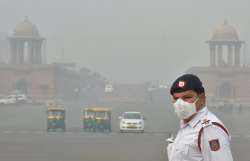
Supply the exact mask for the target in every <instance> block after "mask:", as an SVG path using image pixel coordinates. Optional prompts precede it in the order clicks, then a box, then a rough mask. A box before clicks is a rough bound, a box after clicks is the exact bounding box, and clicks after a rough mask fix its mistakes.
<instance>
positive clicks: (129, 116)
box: [123, 113, 141, 119]
mask: <svg viewBox="0 0 250 161" xmlns="http://www.w3.org/2000/svg"><path fill="white" fill-rule="evenodd" d="M123 118H124V119H141V114H139V113H125V114H124V115H123Z"/></svg>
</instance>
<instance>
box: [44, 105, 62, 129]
mask: <svg viewBox="0 0 250 161" xmlns="http://www.w3.org/2000/svg"><path fill="white" fill-rule="evenodd" d="M57 130H61V131H65V130H66V127H65V110H64V108H62V107H61V106H59V105H58V104H56V103H52V102H50V103H49V104H48V109H47V131H48V132H49V131H57Z"/></svg>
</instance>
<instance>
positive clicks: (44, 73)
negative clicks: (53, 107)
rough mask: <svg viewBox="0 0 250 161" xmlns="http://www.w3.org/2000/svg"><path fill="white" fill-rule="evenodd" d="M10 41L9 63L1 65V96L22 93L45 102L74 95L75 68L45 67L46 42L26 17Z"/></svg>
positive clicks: (69, 65) (76, 76) (60, 65)
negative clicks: (44, 46)
mask: <svg viewBox="0 0 250 161" xmlns="http://www.w3.org/2000/svg"><path fill="white" fill-rule="evenodd" d="M8 39H9V47H10V48H9V61H8V63H1V64H0V75H1V78H0V95H2V96H4V95H8V94H10V93H12V92H13V91H19V92H21V93H25V94H27V95H29V96H31V97H32V98H33V99H34V100H46V99H51V98H57V97H60V98H61V97H64V96H67V95H70V94H69V93H74V89H75V88H77V87H78V84H79V82H77V81H78V80H79V78H78V75H77V73H76V71H74V70H72V64H63V63H59V64H55V63H54V64H46V63H45V62H46V60H45V54H44V52H43V42H44V41H45V39H44V38H43V37H41V36H40V34H39V31H38V29H37V27H36V26H35V25H33V24H32V23H31V22H30V21H29V19H28V18H27V17H25V19H24V21H22V22H20V23H18V24H17V25H16V27H15V29H14V33H13V35H11V36H9V37H8ZM74 86H75V87H74Z"/></svg>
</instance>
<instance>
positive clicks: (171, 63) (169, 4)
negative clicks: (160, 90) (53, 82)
mask: <svg viewBox="0 0 250 161" xmlns="http://www.w3.org/2000/svg"><path fill="white" fill-rule="evenodd" d="M249 6H250V1H249V0H237V1H236V0H231V1H230V0H75V1H74V0H72V1H70V0H54V1H52V0H0V19H1V21H0V31H8V32H9V33H11V32H13V29H14V28H15V25H16V24H17V23H18V22H20V21H22V20H23V18H24V17H25V16H28V17H29V19H30V21H31V22H32V23H33V24H35V25H36V26H37V27H38V28H39V32H40V35H41V36H43V37H45V38H46V39H47V42H46V48H47V59H48V62H54V61H67V62H76V63H77V64H78V66H80V67H81V66H86V67H88V68H90V69H91V70H92V71H97V72H99V73H101V74H102V75H103V76H104V77H106V78H108V79H109V80H113V81H119V82H141V81H145V80H166V81H171V80H172V79H174V78H175V77H176V76H177V75H179V74H180V73H183V72H184V71H185V70H186V69H188V68H189V67H191V66H201V65H202V66H203V65H208V63H209V50H208V46H207V44H206V43H205V41H206V40H209V39H210V38H211V34H212V31H213V30H214V29H215V28H216V27H217V26H219V25H220V24H221V23H223V21H224V20H225V19H227V20H228V22H229V24H230V25H233V26H234V27H235V28H236V29H237V30H238V33H239V36H240V39H242V40H246V42H247V43H248V44H249V42H250V11H249ZM62 51H64V59H63V58H62Z"/></svg>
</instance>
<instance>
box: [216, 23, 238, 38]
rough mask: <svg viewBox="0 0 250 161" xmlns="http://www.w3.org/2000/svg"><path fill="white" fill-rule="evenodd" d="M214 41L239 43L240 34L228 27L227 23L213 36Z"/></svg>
mask: <svg viewBox="0 0 250 161" xmlns="http://www.w3.org/2000/svg"><path fill="white" fill-rule="evenodd" d="M212 40H214V41H238V40H239V38H238V33H237V31H236V30H235V28H234V27H232V26H230V25H228V23H227V21H225V22H224V23H223V24H222V25H220V26H219V27H218V28H217V29H216V30H215V31H214V32H213V35H212Z"/></svg>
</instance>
